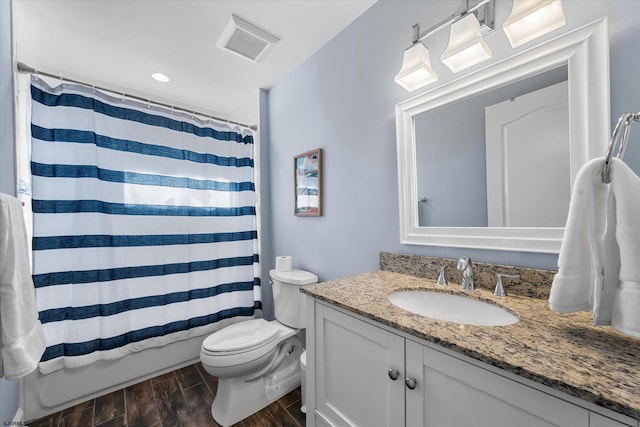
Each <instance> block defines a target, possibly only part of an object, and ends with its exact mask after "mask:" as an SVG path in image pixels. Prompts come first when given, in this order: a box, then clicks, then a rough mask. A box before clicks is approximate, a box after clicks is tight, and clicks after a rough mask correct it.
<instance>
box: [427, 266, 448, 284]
mask: <svg viewBox="0 0 640 427" xmlns="http://www.w3.org/2000/svg"><path fill="white" fill-rule="evenodd" d="M428 265H429V267H435V268H439V269H440V273H439V274H438V281H437V282H436V284H437V285H440V286H447V285H448V284H449V282H448V281H447V276H446V275H445V273H444V271H445V270H446V268H447V266H446V265H438V264H428Z"/></svg>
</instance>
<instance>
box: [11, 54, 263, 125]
mask: <svg viewBox="0 0 640 427" xmlns="http://www.w3.org/2000/svg"><path fill="white" fill-rule="evenodd" d="M17 68H18V72H20V73H32V74H35V75H41V76H47V77H51V78H54V79H59V80H62V81H66V82H70V83H78V84H81V85H85V86H91V87H93V88H96V89H99V90H104V91H107V92H111V93H117V94H121V95H123V96H125V97H127V98H131V99H135V100H137V101H142V102H146V103H151V104H155V105H159V106H162V107H166V108H170V109H172V110H177V111H182V112H183V113H188V114H192V115H193V114H197V115H198V116H201V117H208V118H211V119H214V120H217V121H220V122H223V123H231V124H234V125H238V126H240V127H244V128H248V129H251V130H258V126H256V125H248V124H246V123H240V122H236V121H233V120H227V119H223V118H220V117H216V116H212V115H211V114H204V113H199V112H197V111H192V110H187V109H186V108H181V107H177V106H175V105H169V104H165V103H163V102H158V101H153V100H150V99H148V98H142V97H140V96H136V95H130V94H128V93H124V92H120V91H117V90H113V89H109V88H105V87H100V86H96V85H93V84H89V83H85V82H81V81H78V80H73V79H68V78H66V77H63V76H59V75H56V74H51V73H47V72H43V71H39V70H36V69H35V68H33V67H30V66H28V65H27V64H25V63H23V62H18V64H17Z"/></svg>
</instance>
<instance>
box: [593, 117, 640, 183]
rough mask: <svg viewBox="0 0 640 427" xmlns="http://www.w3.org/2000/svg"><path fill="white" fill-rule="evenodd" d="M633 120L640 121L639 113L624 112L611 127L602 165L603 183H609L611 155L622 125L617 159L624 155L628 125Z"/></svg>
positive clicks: (627, 138)
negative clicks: (611, 132)
mask: <svg viewBox="0 0 640 427" xmlns="http://www.w3.org/2000/svg"><path fill="white" fill-rule="evenodd" d="M633 122H640V113H624V114H623V115H621V116H620V118H619V119H618V123H616V127H615V128H614V129H613V134H612V136H611V142H610V143H609V148H608V149H607V157H606V158H605V159H604V165H603V166H602V182H603V183H605V184H609V183H611V177H610V174H611V157H612V156H613V150H614V148H615V145H616V142H618V138H619V137H620V131H621V130H622V125H624V132H623V133H622V140H621V142H620V145H619V147H618V154H616V157H617V158H618V159H622V157H623V156H624V151H625V149H626V148H627V141H628V140H629V130H630V129H629V127H630V126H631V124H632V123H633Z"/></svg>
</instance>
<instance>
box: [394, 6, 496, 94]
mask: <svg viewBox="0 0 640 427" xmlns="http://www.w3.org/2000/svg"><path fill="white" fill-rule="evenodd" d="M474 3H475V4H474ZM494 18H495V0H466V1H465V4H464V6H463V7H462V8H461V9H460V10H459V11H458V12H457V13H455V14H453V15H451V16H449V17H448V18H446V19H445V20H443V21H441V22H440V23H438V24H436V25H434V26H433V27H431V28H429V29H428V30H427V31H425V32H424V33H420V24H415V25H414V26H413V39H412V41H413V44H412V45H411V47H410V48H408V49H407V50H405V52H404V57H403V60H402V66H401V67H400V71H399V72H398V74H396V76H395V78H394V80H395V82H396V83H398V84H399V85H400V86H402V87H403V88H405V89H406V90H407V91H409V92H413V91H414V90H416V89H420V88H421V87H423V86H426V85H428V84H430V83H433V82H435V81H436V80H438V74H437V73H436V72H435V71H434V70H433V68H432V67H431V60H430V59H429V50H428V49H427V48H426V46H425V45H424V44H423V43H422V40H423V39H425V38H427V37H428V36H430V35H431V34H433V33H435V32H437V31H440V30H441V29H443V28H446V27H447V26H449V25H450V26H451V30H450V37H449V46H448V47H447V49H446V50H445V52H444V53H443V54H442V56H441V60H442V62H443V63H444V64H445V65H446V66H447V67H449V69H450V70H451V71H453V72H454V73H456V72H458V71H460V70H464V69H465V68H468V67H471V66H472V65H475V64H478V63H479V62H482V61H484V60H486V59H489V58H491V49H489V46H488V45H487V44H486V43H485V41H484V39H483V38H482V36H483V34H487V33H488V32H491V31H493V29H494Z"/></svg>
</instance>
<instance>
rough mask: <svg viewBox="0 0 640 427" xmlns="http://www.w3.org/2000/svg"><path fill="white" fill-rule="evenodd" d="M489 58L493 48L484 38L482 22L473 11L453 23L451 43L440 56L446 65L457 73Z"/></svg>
mask: <svg viewBox="0 0 640 427" xmlns="http://www.w3.org/2000/svg"><path fill="white" fill-rule="evenodd" d="M489 58H491V49H489V46H488V45H487V43H486V42H485V41H484V39H483V38H482V32H481V31H480V22H479V21H478V18H476V16H475V15H474V14H473V13H468V14H467V15H465V16H464V17H463V18H461V19H460V20H458V21H456V22H454V23H453V24H451V29H450V33H449V45H448V46H447V49H446V50H445V51H444V52H443V53H442V56H441V57H440V60H441V61H442V63H443V64H444V65H446V66H447V67H448V68H449V69H450V70H451V71H453V72H454V73H457V72H458V71H462V70H464V69H465V68H469V67H471V66H473V65H476V64H478V63H480V62H482V61H486V60H487V59H489Z"/></svg>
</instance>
